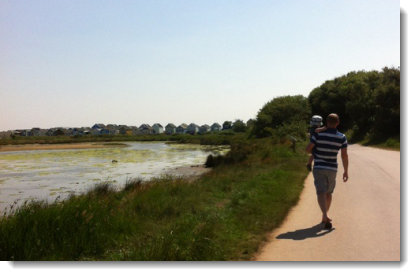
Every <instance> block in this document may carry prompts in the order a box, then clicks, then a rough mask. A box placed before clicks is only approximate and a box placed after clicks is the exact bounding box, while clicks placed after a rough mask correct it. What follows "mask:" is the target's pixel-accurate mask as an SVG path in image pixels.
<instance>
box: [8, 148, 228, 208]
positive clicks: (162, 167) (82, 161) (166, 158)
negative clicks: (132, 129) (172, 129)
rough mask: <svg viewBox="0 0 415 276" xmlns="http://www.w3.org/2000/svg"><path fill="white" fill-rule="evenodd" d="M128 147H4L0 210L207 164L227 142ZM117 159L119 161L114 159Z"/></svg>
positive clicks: (118, 185)
mask: <svg viewBox="0 0 415 276" xmlns="http://www.w3.org/2000/svg"><path fill="white" fill-rule="evenodd" d="M125 144H127V145H128V146H129V147H125V148H104V149H76V150H44V151H19V152H1V153H0V210H3V209H4V208H5V207H6V206H8V205H10V204H12V203H13V202H15V201H16V200H18V202H19V203H20V204H22V203H23V202H24V201H25V200H27V199H46V200H48V201H49V202H51V201H53V200H55V199H56V198H57V197H58V196H60V197H61V198H64V197H65V196H67V195H69V194H70V193H75V194H79V193H82V192H85V191H87V190H88V189H89V188H90V187H91V186H93V185H94V184H97V183H100V182H104V181H108V182H111V183H112V184H113V185H114V186H115V187H118V188H121V187H123V186H124V184H125V183H126V181H127V180H128V179H131V178H136V177H140V178H143V179H150V178H152V177H155V176H159V175H161V174H163V173H172V172H174V170H173V169H174V168H177V167H181V166H190V165H194V164H203V163H204V162H205V160H206V157H207V156H208V155H209V154H220V153H224V152H226V151H227V150H228V147H224V146H219V147H218V146H200V145H181V144H165V143H160V142H157V143H154V142H152V143H141V142H128V143H125ZM113 160H116V162H113Z"/></svg>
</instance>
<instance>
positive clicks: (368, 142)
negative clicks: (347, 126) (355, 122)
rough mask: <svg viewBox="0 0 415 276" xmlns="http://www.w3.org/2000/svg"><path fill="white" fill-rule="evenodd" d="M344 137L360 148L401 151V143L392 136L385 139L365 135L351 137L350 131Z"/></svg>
mask: <svg viewBox="0 0 415 276" xmlns="http://www.w3.org/2000/svg"><path fill="white" fill-rule="evenodd" d="M346 136H347V137H348V138H349V137H350V140H349V142H351V143H357V144H359V145H362V146H369V147H375V148H380V149H386V150H397V151H400V150H401V142H400V136H394V137H387V138H374V137H371V136H370V135H366V136H364V137H361V136H358V137H356V136H353V131H352V130H350V131H348V132H347V133H346Z"/></svg>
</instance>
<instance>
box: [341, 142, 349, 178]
mask: <svg viewBox="0 0 415 276" xmlns="http://www.w3.org/2000/svg"><path fill="white" fill-rule="evenodd" d="M341 151H342V152H341V156H342V162H343V168H344V173H343V182H347V180H348V179H349V155H348V154H347V148H342V149H341Z"/></svg>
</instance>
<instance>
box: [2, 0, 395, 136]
mask: <svg viewBox="0 0 415 276" xmlns="http://www.w3.org/2000/svg"><path fill="white" fill-rule="evenodd" d="M384 66H389V67H391V66H394V67H397V66H400V2H399V1H395V0H347V1H345V0H341V1H340V0H321V1H318V0H314V1H312V0H290V1H282V0H273V1H264V0H255V1H254V0H250V1H243V0H238V1H230V0H227V1H222V0H217V1H216V0H209V1H204V0H199V1H197V0H187V1H178V0H174V1H169V0H163V1H162V0H151V1H149V0H143V1H136V0H135V1H121V0H117V1H115V0H114V1H103V0H97V1H85V0H81V1H77V0H68V1H66V0H59V1H54V0H50V1H45V0H37V1H31V0H21V1H19V0H14V1H11V0H0V131H2V130H9V129H21V128H32V127H42V128H50V127H57V126H68V127H69V126H71V127H76V126H92V125H93V124H94V123H103V124H110V123H111V124H126V125H137V126H139V125H141V124H142V123H148V124H153V123H161V124H162V125H166V124H167V123H170V122H171V123H174V124H180V123H188V124H189V123H192V122H194V123H197V124H199V125H202V124H206V123H207V124H212V123H214V122H218V123H220V124H222V123H223V122H224V121H225V120H234V119H242V120H244V121H245V122H246V121H247V120H248V119H250V118H255V117H256V115H257V112H258V110H259V109H260V108H261V107H262V106H263V105H264V104H265V103H266V102H268V101H270V100H271V99H273V98H275V97H277V96H283V95H298V94H302V95H304V96H308V94H309V93H310V92H311V91H312V90H313V89H314V88H315V87H318V86H320V85H321V84H322V83H323V82H324V81H326V80H329V79H333V78H335V77H339V76H341V75H344V74H346V73H348V72H350V71H357V70H367V71H368V70H381V68H382V67H384Z"/></svg>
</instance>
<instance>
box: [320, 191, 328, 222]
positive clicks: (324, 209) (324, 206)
mask: <svg viewBox="0 0 415 276" xmlns="http://www.w3.org/2000/svg"><path fill="white" fill-rule="evenodd" d="M317 201H318V205H319V206H320V210H321V212H322V213H323V221H325V222H329V221H330V220H329V218H328V216H327V198H326V194H317Z"/></svg>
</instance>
